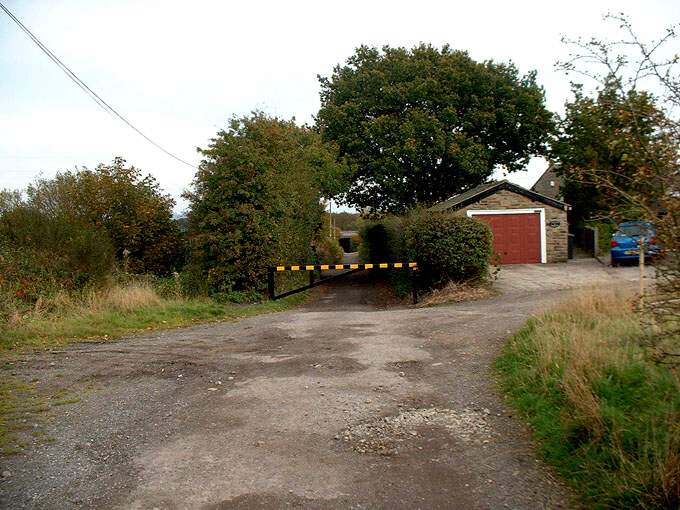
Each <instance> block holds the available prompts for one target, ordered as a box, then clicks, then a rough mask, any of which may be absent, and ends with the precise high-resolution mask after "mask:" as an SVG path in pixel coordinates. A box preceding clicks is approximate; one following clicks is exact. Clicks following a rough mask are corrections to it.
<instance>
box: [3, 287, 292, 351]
mask: <svg viewBox="0 0 680 510" xmlns="http://www.w3.org/2000/svg"><path fill="white" fill-rule="evenodd" d="M166 290H167V289H166ZM167 295H168V296H170V297H163V296H161V295H160V294H159V292H158V291H157V290H156V288H155V287H154V286H153V285H152V284H151V283H149V282H144V281H133V282H131V283H128V284H123V285H121V284H113V285H111V286H109V287H107V288H104V289H102V290H97V291H95V290H90V291H84V292H83V293H81V294H79V295H74V294H72V293H71V294H67V293H65V292H57V293H55V294H53V295H52V296H51V297H41V298H40V299H38V300H37V301H36V303H35V304H34V305H33V306H32V307H31V308H29V309H23V310H17V309H14V310H13V313H12V314H10V315H9V318H8V319H7V320H5V321H2V322H0V353H2V352H3V351H4V352H8V351H14V350H24V349H30V348H43V347H50V346H55V345H63V344H67V343H72V342H76V341H87V340H102V339H104V340H109V339H113V338H117V337H120V336H123V335H127V334H130V333H134V332H137V331H143V330H151V329H164V328H172V327H178V326H185V325H189V324H196V323H199V322H209V321H218V320H230V319H236V318H240V317H246V316H251V315H256V314H260V313H267V312H272V311H280V310H285V309H286V308H289V307H290V306H293V305H295V304H297V303H300V302H302V301H303V300H304V299H305V296H304V295H303V294H298V295H295V296H291V297H289V298H286V299H282V300H279V301H272V302H262V303H249V304H246V303H243V304H236V303H231V302H218V301H216V300H213V299H208V298H183V297H173V291H168V293H167ZM174 295H175V296H176V294H174Z"/></svg>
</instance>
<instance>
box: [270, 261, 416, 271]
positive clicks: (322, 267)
mask: <svg viewBox="0 0 680 510" xmlns="http://www.w3.org/2000/svg"><path fill="white" fill-rule="evenodd" d="M417 268H418V263H417V262H381V263H379V264H313V265H310V264H305V265H299V266H274V269H275V270H276V272H279V273H280V272H281V271H335V270H340V269H417Z"/></svg>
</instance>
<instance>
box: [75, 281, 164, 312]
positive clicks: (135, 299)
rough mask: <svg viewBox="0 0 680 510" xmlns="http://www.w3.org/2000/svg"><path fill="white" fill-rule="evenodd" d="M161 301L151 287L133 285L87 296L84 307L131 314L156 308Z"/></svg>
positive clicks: (118, 286)
mask: <svg viewBox="0 0 680 510" xmlns="http://www.w3.org/2000/svg"><path fill="white" fill-rule="evenodd" d="M162 302H163V299H162V298H161V297H160V296H159V295H158V294H157V293H156V291H155V290H154V288H153V287H152V286H151V285H148V284H144V283H133V284H130V285H128V286H125V287H123V286H120V285H116V286H113V287H110V288H108V289H106V290H104V291H101V292H93V293H91V294H90V295H89V296H88V299H87V303H86V306H87V308H88V309H89V310H106V309H111V310H118V311H121V312H131V311H133V310H138V309H140V308H145V307H150V306H158V305H160V304H161V303H162Z"/></svg>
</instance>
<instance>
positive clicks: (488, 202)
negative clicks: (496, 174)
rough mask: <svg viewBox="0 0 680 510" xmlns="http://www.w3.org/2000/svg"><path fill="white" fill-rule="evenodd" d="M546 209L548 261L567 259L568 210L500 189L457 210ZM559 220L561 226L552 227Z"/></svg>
mask: <svg viewBox="0 0 680 510" xmlns="http://www.w3.org/2000/svg"><path fill="white" fill-rule="evenodd" d="M533 208H541V209H545V222H546V226H545V242H546V255H547V259H548V262H549V263H550V262H566V261H567V243H568V234H569V226H568V224H567V211H564V210H562V209H558V208H556V207H553V206H550V205H548V204H545V203H543V202H536V201H534V200H531V199H530V198H527V197H525V196H524V195H519V194H517V193H513V192H512V191H508V190H500V191H498V192H496V193H494V194H493V195H489V196H488V197H486V198H483V199H481V200H479V201H478V202H475V203H473V204H470V205H468V206H467V207H465V208H463V209H459V210H458V211H456V212H457V213H460V214H463V215H465V214H467V211H469V210H472V211H474V210H479V209H533ZM554 220H555V221H559V226H557V227H551V226H550V222H552V221H554Z"/></svg>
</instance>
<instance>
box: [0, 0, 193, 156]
mask: <svg viewBox="0 0 680 510" xmlns="http://www.w3.org/2000/svg"><path fill="white" fill-rule="evenodd" d="M0 8H2V10H3V11H5V13H6V14H7V15H8V16H9V17H10V18H11V19H12V21H14V23H16V24H17V26H18V27H19V28H20V29H21V30H22V31H23V32H24V33H25V34H26V35H27V36H28V37H29V38H30V39H31V40H32V41H33V42H34V43H35V44H36V46H38V48H40V49H41V50H42V52H43V53H45V55H47V56H48V57H49V58H50V60H52V62H54V63H55V64H56V65H57V67H59V68H60V69H61V70H62V71H63V72H64V73H65V74H66V76H68V77H69V79H71V81H73V82H74V83H75V84H76V85H77V86H78V87H79V88H80V89H81V90H82V91H83V92H85V94H87V95H88V96H89V97H90V99H92V100H93V101H94V102H95V103H97V106H99V107H100V108H101V109H103V110H104V111H105V112H106V113H108V114H109V115H113V116H115V117H118V118H119V119H120V120H122V121H123V122H124V123H125V124H127V125H128V127H130V128H131V129H132V130H134V131H135V132H136V133H137V134H138V135H140V136H141V137H142V138H144V139H145V140H146V141H147V142H149V143H150V144H152V145H153V146H154V147H156V148H157V149H160V150H161V151H163V152H164V153H165V154H167V155H168V156H170V157H171V158H174V159H176V160H177V161H179V162H180V163H184V164H185V165H187V166H190V167H192V168H196V166H195V165H192V164H191V163H187V162H186V161H184V160H183V159H182V158H179V157H177V156H175V155H174V154H173V153H171V152H170V151H168V150H166V149H165V148H163V147H162V146H161V145H159V144H158V143H156V142H154V141H153V140H152V139H151V138H149V137H148V136H146V135H145V134H144V133H142V132H141V131H140V130H139V129H137V128H136V127H135V126H134V125H133V124H132V123H131V122H130V121H128V120H127V119H126V118H125V117H123V116H122V115H121V114H120V113H118V112H117V111H116V110H115V109H114V108H113V107H112V106H111V105H109V104H108V103H107V102H106V101H104V100H103V99H102V98H101V97H100V96H99V95H98V94H97V93H96V92H95V91H94V90H92V89H91V88H90V87H88V86H87V84H86V83H85V82H84V81H83V80H81V79H80V78H78V76H77V75H76V74H75V73H74V72H73V71H71V69H69V68H68V66H67V65H66V64H64V63H63V62H62V61H61V60H59V58H58V57H57V56H56V55H55V54H54V53H52V52H51V51H50V50H49V48H48V47H47V46H45V45H44V44H43V43H42V42H41V41H40V40H39V39H38V38H37V37H36V36H35V35H33V33H32V32H31V31H30V30H29V29H28V28H27V27H26V26H25V25H24V24H23V23H22V22H21V21H19V20H18V19H17V17H16V16H14V14H12V13H11V12H10V11H9V9H7V7H5V6H4V5H3V4H2V2H0Z"/></svg>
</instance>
